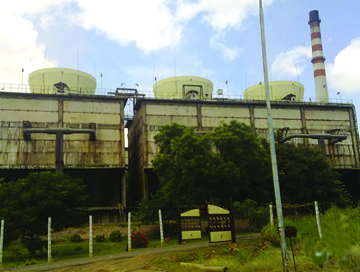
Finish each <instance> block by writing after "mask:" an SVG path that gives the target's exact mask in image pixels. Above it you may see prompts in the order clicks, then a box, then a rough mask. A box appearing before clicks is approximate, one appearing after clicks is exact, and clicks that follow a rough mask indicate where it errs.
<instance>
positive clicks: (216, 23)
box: [176, 0, 273, 31]
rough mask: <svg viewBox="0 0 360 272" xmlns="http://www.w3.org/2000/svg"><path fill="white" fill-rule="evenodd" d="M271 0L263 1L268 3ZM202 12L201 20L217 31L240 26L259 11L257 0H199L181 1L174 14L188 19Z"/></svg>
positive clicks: (265, 3)
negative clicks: (195, 1)
mask: <svg viewBox="0 0 360 272" xmlns="http://www.w3.org/2000/svg"><path fill="white" fill-rule="evenodd" d="M272 2H273V0H267V1H264V6H265V5H270V4H271V3H272ZM199 13H202V14H203V15H202V21H203V22H205V23H207V24H208V25H210V26H211V27H212V28H214V29H215V30H217V31H223V30H224V29H226V28H229V27H234V28H240V27H241V26H242V24H243V21H244V20H245V19H247V18H248V17H249V16H252V15H256V14H258V13H259V1H258V0H241V1H239V0H222V1H219V0H200V1H199V2H197V3H188V2H185V1H181V2H180V5H179V8H178V10H177V13H176V16H177V18H178V19H183V20H190V19H192V18H193V17H195V16H196V15H197V14H199Z"/></svg>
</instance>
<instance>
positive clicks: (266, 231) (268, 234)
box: [261, 223, 280, 247]
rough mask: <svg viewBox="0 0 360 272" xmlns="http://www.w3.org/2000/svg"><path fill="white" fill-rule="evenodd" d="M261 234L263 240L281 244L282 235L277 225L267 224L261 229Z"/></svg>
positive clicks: (274, 244) (277, 244) (275, 244)
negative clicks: (280, 235)
mask: <svg viewBox="0 0 360 272" xmlns="http://www.w3.org/2000/svg"><path fill="white" fill-rule="evenodd" d="M261 236H262V241H263V242H268V243H270V244H272V245H273V246H277V247H278V246H280V237H279V233H278V231H277V228H276V227H275V226H271V224H270V223H269V224H267V225H266V226H265V227H263V228H262V230H261Z"/></svg>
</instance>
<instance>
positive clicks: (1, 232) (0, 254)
mask: <svg viewBox="0 0 360 272" xmlns="http://www.w3.org/2000/svg"><path fill="white" fill-rule="evenodd" d="M4 223H5V222H4V220H1V230H0V235H1V236H0V268H2V257H3V245H4Z"/></svg>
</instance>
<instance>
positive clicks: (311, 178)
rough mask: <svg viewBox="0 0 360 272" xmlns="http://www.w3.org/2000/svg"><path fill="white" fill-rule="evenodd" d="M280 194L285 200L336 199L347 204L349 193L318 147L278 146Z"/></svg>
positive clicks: (320, 200)
mask: <svg viewBox="0 0 360 272" xmlns="http://www.w3.org/2000/svg"><path fill="white" fill-rule="evenodd" d="M276 154H277V163H278V172H279V181H280V188H281V197H282V201H283V202H284V203H291V204H302V203H310V202H313V201H315V200H316V201H319V202H333V203H334V202H336V203H337V204H338V205H340V206H346V204H348V202H349V195H348V193H347V192H346V191H345V190H344V186H343V185H342V184H341V182H340V181H339V176H340V175H339V174H338V173H337V172H335V171H333V170H332V167H331V165H330V163H329V162H328V161H327V160H326V159H325V158H324V157H323V154H322V152H321V150H320V149H319V148H308V147H303V146H295V145H294V144H282V145H277V146H276Z"/></svg>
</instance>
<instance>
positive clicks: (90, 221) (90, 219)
mask: <svg viewBox="0 0 360 272" xmlns="http://www.w3.org/2000/svg"><path fill="white" fill-rule="evenodd" d="M92 256H93V232H92V215H89V257H92Z"/></svg>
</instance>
